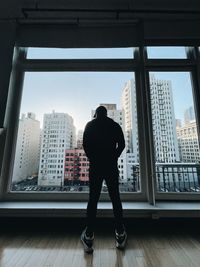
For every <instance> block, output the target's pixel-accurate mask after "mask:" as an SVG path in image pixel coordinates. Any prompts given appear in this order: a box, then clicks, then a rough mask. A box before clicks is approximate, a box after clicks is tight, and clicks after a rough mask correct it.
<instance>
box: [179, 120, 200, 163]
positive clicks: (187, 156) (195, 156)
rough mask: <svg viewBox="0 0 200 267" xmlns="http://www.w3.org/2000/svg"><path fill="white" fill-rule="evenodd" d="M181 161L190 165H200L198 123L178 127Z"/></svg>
mask: <svg viewBox="0 0 200 267" xmlns="http://www.w3.org/2000/svg"><path fill="white" fill-rule="evenodd" d="M176 131H177V136H178V142H179V151H180V160H181V161H182V162H185V163H188V162H192V163H200V150H199V140H198V133H197V125H196V122H195V121H193V122H188V121H187V123H186V124H185V125H183V126H182V127H177V128H176Z"/></svg>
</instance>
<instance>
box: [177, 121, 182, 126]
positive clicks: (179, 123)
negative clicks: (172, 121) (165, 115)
mask: <svg viewBox="0 0 200 267" xmlns="http://www.w3.org/2000/svg"><path fill="white" fill-rule="evenodd" d="M181 126H182V123H181V120H180V119H176V127H181Z"/></svg>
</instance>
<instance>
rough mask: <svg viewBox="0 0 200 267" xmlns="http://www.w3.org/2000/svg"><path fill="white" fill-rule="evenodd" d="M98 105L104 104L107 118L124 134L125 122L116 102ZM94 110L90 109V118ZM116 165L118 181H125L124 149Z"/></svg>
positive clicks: (122, 112)
mask: <svg viewBox="0 0 200 267" xmlns="http://www.w3.org/2000/svg"><path fill="white" fill-rule="evenodd" d="M100 106H104V107H105V108H106V109H107V115H108V117H109V118H111V119H112V120H114V121H115V122H117V123H118V124H119V125H120V126H121V128H122V131H123V133H124V135H125V124H124V111H123V110H121V109H117V105H116V104H105V103H104V104H100ZM94 113H95V110H92V118H93V116H94ZM118 167H119V176H120V182H121V183H124V182H126V179H127V175H126V151H125V149H124V151H123V152H122V154H121V156H120V157H119V159H118Z"/></svg>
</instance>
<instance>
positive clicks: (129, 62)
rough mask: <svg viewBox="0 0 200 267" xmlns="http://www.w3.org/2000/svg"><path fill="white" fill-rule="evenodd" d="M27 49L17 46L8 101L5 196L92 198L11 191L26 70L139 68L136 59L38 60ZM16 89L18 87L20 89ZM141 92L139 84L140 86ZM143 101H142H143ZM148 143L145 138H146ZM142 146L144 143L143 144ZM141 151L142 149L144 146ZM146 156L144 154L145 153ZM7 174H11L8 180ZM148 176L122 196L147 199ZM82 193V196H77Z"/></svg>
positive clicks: (142, 161)
mask: <svg viewBox="0 0 200 267" xmlns="http://www.w3.org/2000/svg"><path fill="white" fill-rule="evenodd" d="M26 53H27V49H26V48H18V47H16V48H15V57H14V63H13V72H12V77H11V82H10V88H9V95H10V98H9V100H8V108H7V113H6V118H5V126H6V127H7V129H8V135H7V139H6V153H5V156H4V162H3V166H4V168H3V172H2V176H3V177H4V179H3V187H2V194H1V198H2V199H3V200H6V201H10V200H12V201H13V200H14V201H22V200H26V201H28V200H30V201H41V200H42V201H46V200H55V201H63V200H64V201H78V202H80V201H86V200H87V199H88V193H82V192H78V193H75V192H73V193H72V192H70V193H64V192H51V193H50V192H48V193H47V192H13V191H10V190H9V185H10V184H11V177H12V169H13V164H14V158H15V148H16V141H17V131H18V118H19V112H20V106H21V97H22V91H23V79H24V73H25V72H44V71H45V72H52V71H54V72H63V71H81V72H82V71H94V72H95V71H101V72H102V71H104V72H111V71H113V72H119V71H120V72H130V71H132V72H133V73H134V72H135V71H136V66H137V65H138V64H137V63H136V60H135V59H105V60H104V59H88V60H85V59H82V60H76V59H75V60H71V59H70V60H62V59H61V60H60V59H59V60H57V59H55V60H46V59H44V60H38V59H34V60H33V59H27V58H26ZM16 88H17V89H18V90H16ZM136 90H137V91H138V87H137V88H136ZM136 95H137V100H138V101H140V99H141V98H140V97H138V93H136ZM140 102H141V101H140ZM137 106H138V109H139V110H137V112H138V116H139V114H141V113H145V112H143V110H141V103H140V104H137ZM140 124H141V122H140V120H138V128H140V129H142V128H143V127H142V125H140ZM143 141H144V142H145V139H144V138H143ZM139 147H140V146H139ZM140 150H141V149H140ZM140 154H141V155H144V153H141V151H140ZM143 158H144V157H140V160H141V162H140V168H141V170H143V169H147V167H145V166H144V164H145V163H144V160H143ZM6 177H8V178H7V179H6ZM145 177H146V176H143V178H142V177H141V192H136V193H121V198H122V200H123V201H136V200H137V201H146V199H147V196H146V182H145ZM77 194H78V197H77ZM108 200H109V196H108V194H107V193H103V192H102V194H101V197H100V201H108Z"/></svg>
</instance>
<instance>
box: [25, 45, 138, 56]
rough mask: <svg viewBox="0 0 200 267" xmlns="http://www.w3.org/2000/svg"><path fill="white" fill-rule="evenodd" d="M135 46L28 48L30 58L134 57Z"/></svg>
mask: <svg viewBox="0 0 200 267" xmlns="http://www.w3.org/2000/svg"><path fill="white" fill-rule="evenodd" d="M133 51H134V48H132V47H127V48H74V49H72V48H31V47H30V48H28V53H27V58H28V59H120V58H125V59H126V58H129V59H131V58H133Z"/></svg>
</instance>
